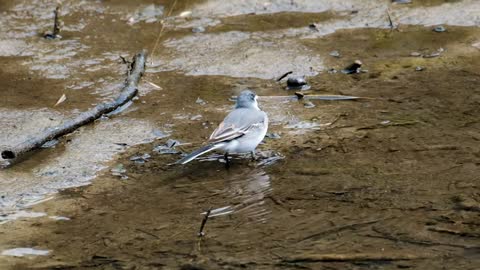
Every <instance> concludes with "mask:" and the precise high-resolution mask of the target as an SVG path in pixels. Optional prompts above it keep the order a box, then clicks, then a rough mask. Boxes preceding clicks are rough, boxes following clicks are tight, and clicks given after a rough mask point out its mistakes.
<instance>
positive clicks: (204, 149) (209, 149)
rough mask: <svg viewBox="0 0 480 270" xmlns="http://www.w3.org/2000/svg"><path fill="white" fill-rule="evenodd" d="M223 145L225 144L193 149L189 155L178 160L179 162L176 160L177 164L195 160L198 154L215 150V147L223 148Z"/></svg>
mask: <svg viewBox="0 0 480 270" xmlns="http://www.w3.org/2000/svg"><path fill="white" fill-rule="evenodd" d="M223 145H224V144H223V143H217V144H209V145H206V146H204V147H202V148H200V149H197V150H195V151H193V152H192V153H190V154H188V155H187V156H185V157H183V158H182V159H180V160H178V161H177V162H175V164H186V163H188V162H190V161H192V160H194V159H195V158H197V157H198V156H201V155H203V154H205V153H208V152H210V151H213V150H215V149H218V148H221V147H222V146H223Z"/></svg>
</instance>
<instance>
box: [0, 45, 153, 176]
mask: <svg viewBox="0 0 480 270" xmlns="http://www.w3.org/2000/svg"><path fill="white" fill-rule="evenodd" d="M145 59H146V52H145V51H142V52H141V53H138V54H137V55H135V57H134V58H133V63H132V65H131V68H130V70H129V74H128V76H127V79H126V81H125V86H124V87H123V89H122V91H121V93H120V95H119V96H118V97H117V99H115V100H114V101H112V102H105V103H101V104H98V105H97V106H95V107H94V108H93V109H91V110H88V111H86V112H83V113H81V114H80V115H78V116H77V117H76V118H74V119H70V120H67V121H65V122H64V123H62V124H61V125H60V126H57V127H53V128H48V129H46V130H44V131H43V132H42V133H40V134H37V135H36V136H34V137H32V138H30V139H27V140H26V141H24V142H22V143H20V144H18V145H17V146H15V147H13V148H11V149H6V150H3V151H2V152H1V157H2V158H3V159H4V160H3V162H0V166H1V167H6V166H9V165H12V164H13V163H15V162H17V161H19V160H21V159H22V158H23V157H25V156H26V154H28V153H30V152H32V151H34V150H36V149H38V148H40V147H41V146H42V145H44V144H45V143H46V142H48V141H51V140H53V139H57V138H59V137H61V136H63V135H66V134H68V133H71V132H73V131H75V130H76V129H78V128H79V127H81V126H84V125H86V124H88V123H91V122H93V121H94V120H95V119H98V118H100V117H101V116H102V115H105V114H108V113H110V112H112V111H114V110H116V109H117V108H119V107H121V106H122V105H124V104H126V103H127V102H129V101H131V100H132V98H133V97H134V96H136V95H137V92H138V90H137V85H138V82H139V81H140V78H141V77H142V75H143V73H144V72H145Z"/></svg>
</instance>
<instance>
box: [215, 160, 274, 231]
mask: <svg viewBox="0 0 480 270" xmlns="http://www.w3.org/2000/svg"><path fill="white" fill-rule="evenodd" d="M270 192H272V187H271V184H270V176H269V175H268V174H267V173H266V172H265V171H264V170H263V169H261V168H255V169H253V170H251V171H249V172H245V171H242V172H238V173H234V174H230V175H229V179H228V180H226V183H225V188H224V189H223V190H222V191H221V193H223V195H224V196H225V197H226V199H227V200H229V201H228V202H226V204H227V205H228V206H224V207H219V208H216V209H212V211H211V212H210V216H211V217H214V216H221V215H226V214H235V215H237V214H238V215H242V216H244V217H246V218H247V220H248V221H250V222H264V221H266V220H267V218H268V214H269V213H270V210H269V209H268V207H267V206H266V205H265V198H266V197H267V196H268V194H270Z"/></svg>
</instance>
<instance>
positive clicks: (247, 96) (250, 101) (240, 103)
mask: <svg viewBox="0 0 480 270" xmlns="http://www.w3.org/2000/svg"><path fill="white" fill-rule="evenodd" d="M235 108H237V109H238V108H254V109H257V110H260V109H259V108H258V103H257V94H255V92H253V91H251V90H248V89H247V90H243V91H242V92H241V93H240V95H238V97H237V105H236V106H235Z"/></svg>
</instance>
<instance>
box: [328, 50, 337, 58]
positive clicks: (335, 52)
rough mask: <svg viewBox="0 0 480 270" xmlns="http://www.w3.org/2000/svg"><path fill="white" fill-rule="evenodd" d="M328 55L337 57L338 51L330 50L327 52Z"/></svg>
mask: <svg viewBox="0 0 480 270" xmlns="http://www.w3.org/2000/svg"><path fill="white" fill-rule="evenodd" d="M329 55H330V56H333V57H336V58H339V57H340V53H339V52H338V51H331V52H330V53H329Z"/></svg>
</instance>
